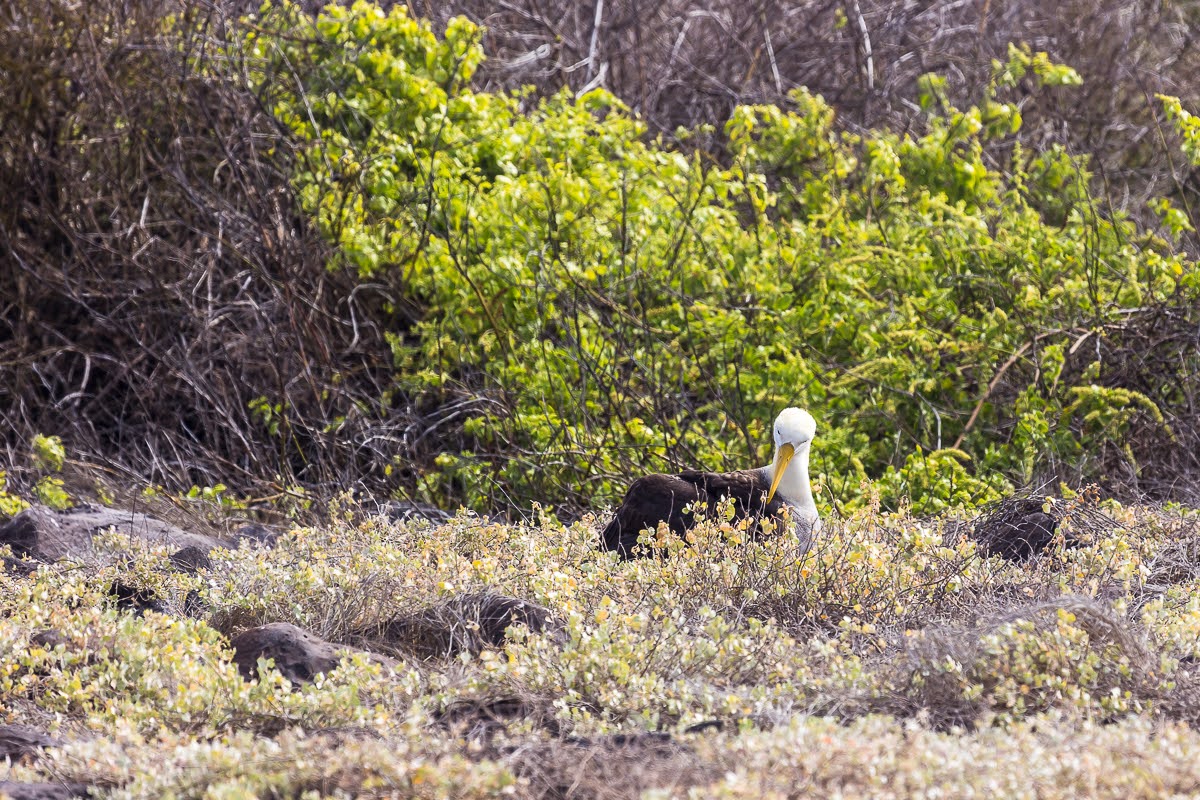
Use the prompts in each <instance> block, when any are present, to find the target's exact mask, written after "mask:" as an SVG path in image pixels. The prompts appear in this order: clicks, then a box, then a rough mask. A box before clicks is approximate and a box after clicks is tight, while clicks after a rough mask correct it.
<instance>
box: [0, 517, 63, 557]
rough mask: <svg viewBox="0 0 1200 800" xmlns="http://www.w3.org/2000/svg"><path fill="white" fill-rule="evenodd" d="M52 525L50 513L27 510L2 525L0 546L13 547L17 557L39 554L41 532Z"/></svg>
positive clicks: (0, 527)
mask: <svg viewBox="0 0 1200 800" xmlns="http://www.w3.org/2000/svg"><path fill="white" fill-rule="evenodd" d="M50 525H51V522H50V515H49V512H48V511H46V510H45V509H41V508H27V509H25V510H24V511H22V512H21V513H20V514H17V515H16V516H15V517H13V518H12V519H10V520H9V521H8V522H6V523H4V524H3V525H0V545H5V544H6V545H9V546H10V547H12V551H13V555H15V556H32V555H34V553H35V552H37V546H38V532H39V530H40V529H42V528H46V527H49V526H50Z"/></svg>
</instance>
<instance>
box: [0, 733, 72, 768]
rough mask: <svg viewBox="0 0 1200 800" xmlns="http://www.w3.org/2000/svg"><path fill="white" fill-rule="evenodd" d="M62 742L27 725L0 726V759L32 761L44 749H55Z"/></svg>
mask: <svg viewBox="0 0 1200 800" xmlns="http://www.w3.org/2000/svg"><path fill="white" fill-rule="evenodd" d="M61 744H62V742H61V741H59V740H58V739H55V738H54V737H52V736H50V735H48V734H46V733H43V732H42V731H39V730H38V729H37V728H31V727H29V726H28V725H0V759H5V758H7V759H9V760H11V761H13V762H16V761H20V760H22V759H24V758H28V759H31V760H32V759H34V758H37V756H38V754H39V753H40V752H41V751H42V748H45V747H57V746H59V745H61Z"/></svg>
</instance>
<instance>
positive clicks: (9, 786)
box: [0, 781, 88, 800]
mask: <svg viewBox="0 0 1200 800" xmlns="http://www.w3.org/2000/svg"><path fill="white" fill-rule="evenodd" d="M0 796H4V797H8V798H10V800H67V798H71V797H87V796H88V787H87V784H85V783H17V782H16V781H0Z"/></svg>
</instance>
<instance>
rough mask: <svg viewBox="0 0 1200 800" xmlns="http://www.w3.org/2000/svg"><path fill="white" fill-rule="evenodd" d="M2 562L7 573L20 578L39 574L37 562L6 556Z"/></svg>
mask: <svg viewBox="0 0 1200 800" xmlns="http://www.w3.org/2000/svg"><path fill="white" fill-rule="evenodd" d="M0 561H3V563H4V571H5V572H8V573H10V574H12V575H16V576H18V577H20V578H24V577H25V576H26V575H32V574H33V573H35V572H37V568H38V565H37V562H36V561H25V560H24V559H20V558H11V557H9V556H4V557H3V558H2V559H0Z"/></svg>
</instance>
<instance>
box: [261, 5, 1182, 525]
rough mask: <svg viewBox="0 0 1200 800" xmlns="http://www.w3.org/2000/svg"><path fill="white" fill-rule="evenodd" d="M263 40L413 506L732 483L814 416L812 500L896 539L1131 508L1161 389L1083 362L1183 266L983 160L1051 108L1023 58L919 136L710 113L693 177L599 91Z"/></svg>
mask: <svg viewBox="0 0 1200 800" xmlns="http://www.w3.org/2000/svg"><path fill="white" fill-rule="evenodd" d="M268 20H271V25H282V30H283V31H285V32H287V33H281V34H279V35H276V36H274V37H271V36H264V35H254V36H253V38H252V42H251V45H252V47H253V48H254V52H255V54H256V55H258V56H260V57H261V58H262V59H263V60H264V62H265V64H266V66H265V67H264V70H265V72H264V75H267V76H271V75H275V74H278V71H279V70H278V67H277V65H278V64H280V63H284V64H288V65H291V66H293V67H294V68H295V69H296V70H297V72H298V77H299V79H298V80H296V81H294V82H288V83H286V84H283V83H278V82H275V83H265V84H264V86H263V91H264V92H266V93H268V94H269V96H270V97H271V98H272V104H273V109H274V112H275V114H276V115H277V117H278V118H279V119H280V120H281V121H282V122H283V123H284V124H285V125H287V127H288V128H289V129H290V130H291V131H292V132H293V134H294V135H296V136H297V137H299V139H300V140H302V141H304V142H307V146H306V149H305V152H304V155H303V156H302V167H301V168H300V169H299V170H298V171H297V173H296V174H295V177H294V181H295V186H296V191H297V193H298V196H299V197H300V198H301V202H302V204H303V206H304V209H305V210H306V212H307V213H309V214H311V215H312V216H313V217H314V218H315V219H316V220H317V223H318V225H319V227H320V229H321V231H322V232H323V233H324V234H325V235H326V236H327V237H329V238H330V239H331V240H332V241H333V242H334V243H335V244H336V245H337V252H338V258H339V261H340V263H344V264H346V265H349V266H351V267H352V268H353V269H355V270H356V271H357V272H358V274H359V276H360V279H361V280H362V281H364V282H380V281H382V282H386V283H388V284H389V285H390V286H392V287H393V290H394V292H395V296H396V298H397V299H396V303H395V308H396V310H397V312H400V311H404V312H405V313H404V314H403V315H401V316H399V317H398V318H397V320H396V322H395V323H394V326H393V328H392V330H391V331H390V333H389V336H390V341H391V344H392V349H393V353H394V357H395V365H396V387H395V395H394V396H393V398H392V400H393V402H399V401H400V398H404V399H405V400H406V402H409V403H414V404H416V405H417V406H418V407H419V408H421V409H422V410H423V413H424V415H425V417H426V419H427V420H428V421H429V424H430V426H431V428H433V429H435V430H439V435H438V436H437V443H438V444H439V445H443V446H441V447H440V448H439V449H440V450H441V452H439V453H437V454H436V455H435V454H434V453H431V452H428V451H426V452H419V451H418V452H409V453H405V454H404V456H403V458H407V459H412V461H408V462H406V463H403V464H402V465H401V466H402V467H403V468H404V469H405V470H407V472H405V473H404V475H405V477H406V479H407V480H408V482H409V483H410V484H411V485H412V486H414V487H415V488H416V489H417V491H419V492H420V493H421V494H423V495H424V496H425V497H426V498H428V499H433V500H436V501H438V502H442V503H445V502H453V501H457V500H461V501H464V502H466V503H467V504H468V505H470V506H475V507H484V506H489V505H493V504H496V503H498V502H501V501H503V502H505V503H514V502H515V503H517V504H519V505H525V506H527V505H528V504H530V503H532V502H534V501H542V502H545V501H553V502H562V501H573V502H576V503H579V504H586V503H593V502H597V501H603V500H604V499H610V498H613V497H615V496H616V495H617V494H618V493H619V492H620V491H621V490H622V489H623V487H624V484H625V482H626V476H627V475H628V473H629V472H631V471H641V470H650V469H666V468H669V467H671V466H673V465H675V464H678V463H681V462H686V463H689V464H693V465H696V466H701V467H709V468H722V467H729V466H732V465H737V466H744V465H745V463H746V460H747V453H748V454H749V455H750V457H751V458H752V459H757V460H759V461H760V462H761V461H764V460H765V459H766V457H767V455H768V453H767V448H768V445H769V442H768V437H767V435H766V432H767V426H768V425H769V423H770V420H771V418H772V416H773V414H774V413H775V412H776V411H778V409H780V408H781V407H783V406H785V405H789V404H798V405H805V406H808V407H810V408H812V409H813V410H814V412H815V413H816V416H817V418H818V423H819V427H820V432H819V436H820V439H819V442H818V446H817V447H816V449H815V465H816V470H817V472H819V473H820V475H819V477H818V481H819V482H821V483H822V484H824V485H826V486H827V487H828V488H829V490H830V491H831V493H832V494H833V495H834V496H835V497H837V498H840V499H842V500H844V501H846V502H848V503H850V504H851V505H853V504H854V503H855V502H857V501H856V499H855V498H856V497H859V496H860V486H861V485H862V482H863V481H864V480H865V479H870V478H883V479H884V480H883V481H882V483H881V484H880V486H881V488H880V491H881V493H882V495H881V497H882V500H883V502H884V503H885V504H886V505H888V506H895V505H896V504H897V503H899V502H901V501H902V500H904V499H907V498H911V500H912V502H913V503H914V507H915V508H917V509H919V510H924V511H933V510H936V509H939V508H942V507H944V506H945V505H946V504H961V503H963V502H980V501H983V500H988V499H992V498H994V497H995V496H996V493H997V492H998V491H1002V490H1004V488H1005V487H1006V485H1007V482H1009V481H1014V482H1026V481H1029V480H1031V479H1033V478H1035V477H1040V476H1045V475H1055V476H1057V477H1063V478H1070V479H1074V480H1079V479H1082V478H1086V477H1091V476H1096V475H1100V474H1105V473H1109V474H1111V473H1114V472H1119V471H1118V470H1116V469H1114V468H1113V465H1114V464H1119V465H1124V468H1125V469H1126V470H1127V472H1128V473H1129V474H1132V475H1134V476H1136V474H1137V470H1138V468H1139V455H1138V454H1137V453H1136V452H1135V451H1134V449H1133V448H1134V443H1135V440H1136V439H1137V437H1138V435H1139V434H1144V433H1145V432H1146V431H1153V430H1155V429H1166V424H1165V422H1164V418H1163V410H1162V407H1161V406H1160V402H1161V401H1162V398H1164V396H1166V397H1169V393H1168V394H1167V395H1164V392H1167V391H1168V387H1166V386H1163V385H1151V386H1149V387H1146V388H1145V389H1142V388H1140V387H1139V388H1134V387H1128V386H1117V385H1112V381H1111V380H1110V379H1109V377H1108V375H1107V372H1106V370H1107V369H1108V367H1107V362H1106V360H1105V358H1104V353H1103V351H1102V350H1101V349H1100V344H1101V342H1104V343H1105V345H1104V346H1105V348H1107V347H1109V346H1110V344H1109V340H1111V339H1114V338H1116V337H1118V336H1119V335H1120V333H1121V331H1123V330H1124V327H1123V326H1124V324H1125V320H1127V319H1128V318H1129V315H1130V313H1133V312H1135V311H1136V310H1138V309H1142V308H1145V307H1152V306H1156V305H1159V304H1162V303H1166V302H1172V303H1180V304H1186V303H1188V302H1190V298H1193V297H1194V295H1195V289H1194V288H1193V284H1194V281H1193V280H1192V279H1191V275H1192V266H1191V265H1190V264H1189V263H1188V262H1185V261H1183V260H1182V259H1181V258H1180V257H1177V256H1173V255H1170V254H1169V253H1166V252H1164V251H1163V250H1162V248H1159V247H1156V246H1153V243H1149V244H1150V246H1137V245H1136V244H1135V243H1136V242H1138V241H1141V240H1139V237H1138V233H1137V231H1136V230H1135V229H1134V227H1133V225H1132V224H1131V223H1129V222H1127V221H1125V220H1124V219H1122V218H1121V217H1120V215H1111V216H1108V217H1105V216H1102V215H1100V214H1098V213H1097V210H1096V209H1097V206H1098V202H1097V200H1096V198H1094V197H1093V196H1092V195H1091V194H1090V192H1089V189H1088V175H1087V172H1086V162H1085V161H1084V160H1081V159H1076V158H1073V157H1071V156H1069V155H1068V154H1066V153H1065V152H1063V151H1061V150H1054V149H1052V150H1049V151H1047V152H1042V153H1027V152H1025V151H1023V150H1022V149H1021V148H1019V147H1017V148H1014V149H1013V151H1012V156H1011V160H1010V161H1009V163H1007V164H1005V165H1003V166H1002V167H996V166H994V165H992V164H989V163H988V162H987V161H986V160H985V158H984V156H983V152H984V145H985V144H986V143H988V142H990V141H993V140H996V139H997V138H1002V137H1004V136H1007V135H1010V134H1011V133H1012V132H1013V131H1015V130H1017V129H1018V128H1019V127H1020V125H1021V118H1020V114H1019V112H1018V110H1017V107H1016V105H1014V104H1013V103H1011V102H1006V101H1004V100H1003V95H1004V92H1005V91H1007V90H1009V89H1010V88H1011V87H1013V86H1014V85H1016V84H1017V83H1018V82H1019V81H1020V80H1021V79H1022V78H1025V77H1026V76H1028V77H1029V78H1031V79H1033V80H1035V81H1037V82H1038V83H1041V84H1048V85H1051V86H1058V85H1070V84H1073V83H1077V82H1078V76H1077V75H1076V74H1075V73H1074V72H1073V71H1071V70H1070V69H1069V68H1066V67H1062V66H1059V65H1054V64H1052V63H1050V62H1049V60H1048V59H1047V58H1046V57H1045V55H1044V54H1040V53H1033V52H1031V51H1029V50H1027V49H1023V48H1011V49H1010V54H1009V55H1010V58H1009V61H1008V63H1007V64H998V65H997V67H996V70H995V74H994V78H993V82H992V86H991V88H990V89H989V91H988V92H987V94H986V96H985V97H984V99H983V101H982V102H981V104H980V105H979V106H978V107H971V108H966V109H959V108H955V107H953V106H952V105H950V104H949V103H948V102H947V101H946V99H945V97H944V95H943V93H942V92H941V91H940V90H939V86H940V84H939V82H938V80H937V79H935V78H930V79H929V80H928V81H926V83H925V84H924V87H925V94H924V96H923V97H922V103H923V104H924V106H925V107H926V108H927V109H928V118H927V124H928V129H927V131H926V132H925V133H924V134H922V135H920V136H913V135H898V134H893V133H888V132H884V131H871V132H867V133H865V134H863V135H862V136H852V135H848V134H839V133H836V132H835V130H834V128H833V113H832V111H831V110H830V108H829V106H828V105H827V104H826V103H825V102H824V101H823V100H821V99H820V98H819V97H815V96H812V95H810V94H808V93H806V92H804V91H796V92H794V93H793V94H792V102H793V107H792V108H791V109H790V110H784V109H781V108H778V107H775V106H751V107H742V108H739V109H737V110H736V111H735V112H734V114H733V115H732V117H731V119H730V121H729V122H728V124H727V125H726V127H725V130H724V137H725V147H726V149H727V150H728V152H729V153H730V156H731V161H730V162H729V163H728V164H718V163H714V162H712V161H711V160H709V159H706V158H705V157H704V156H703V155H702V154H700V153H696V154H694V155H691V156H689V155H685V154H683V153H680V152H677V151H674V150H671V149H669V148H668V147H666V146H664V145H663V144H662V143H661V141H659V140H653V139H648V138H647V137H646V135H645V130H644V128H643V126H642V125H641V124H640V123H639V122H638V121H637V120H636V119H635V118H634V117H633V116H632V115H631V114H630V113H629V112H628V110H627V109H626V108H625V107H624V106H623V105H622V103H621V102H620V101H619V100H618V99H617V98H615V97H613V96H611V95H609V94H607V93H605V92H603V91H593V92H589V93H588V94H585V95H583V96H581V97H578V98H576V97H574V96H572V95H569V94H566V93H560V94H557V95H554V96H551V97H549V98H546V99H545V100H540V101H537V102H534V101H527V100H526V99H523V97H522V96H521V95H520V94H516V95H502V94H492V93H487V92H480V91H475V90H472V89H471V88H470V81H471V77H472V74H473V71H474V70H475V69H476V67H477V66H478V65H479V63H480V61H481V59H482V51H481V48H480V44H479V32H478V30H477V29H476V28H475V27H474V26H473V25H471V24H469V23H468V22H466V21H465V20H462V19H456V20H452V21H451V22H450V23H449V24H448V26H447V28H446V31H445V35H444V37H443V38H441V39H439V38H437V37H436V36H435V35H434V34H433V33H432V31H431V30H430V29H429V27H428V25H426V24H424V23H421V22H418V21H415V20H413V19H411V18H410V17H408V15H407V14H406V12H405V10H404V9H403V7H394V8H393V9H392V10H391V11H390V12H388V13H384V12H383V11H381V10H379V9H378V8H376V7H375V6H372V5H370V4H367V3H362V2H359V3H356V4H355V5H353V6H351V7H349V8H344V7H331V8H329V9H327V10H326V11H324V12H322V13H321V14H320V15H319V16H318V17H317V18H316V19H315V20H314V19H310V18H308V17H304V16H302V15H301V14H299V12H298V11H297V10H296V9H295V8H294V7H291V6H287V5H284V6H281V7H279V8H277V9H275V10H274V11H270V12H268ZM269 27H270V25H268V28H269ZM297 87H299V88H301V89H302V91H300V92H297V91H294V90H295V89H296V88H297ZM1045 91H1049V89H1046V90H1045ZM1192 358H1193V363H1194V354H1193V356H1192ZM451 425H453V426H456V427H458V428H459V430H460V433H458V434H457V436H452V435H447V434H446V433H445V432H444V431H445V429H446V427H447V426H451ZM1089 453H1095V454H1096V457H1095V459H1092V458H1088V457H1087V455H1088V454H1089ZM926 454H928V455H926Z"/></svg>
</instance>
